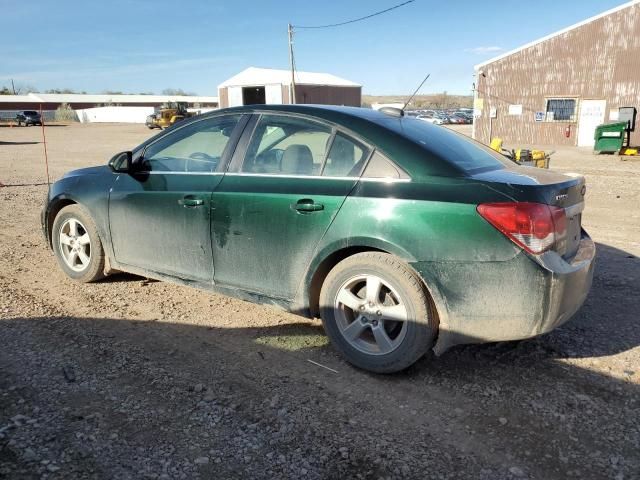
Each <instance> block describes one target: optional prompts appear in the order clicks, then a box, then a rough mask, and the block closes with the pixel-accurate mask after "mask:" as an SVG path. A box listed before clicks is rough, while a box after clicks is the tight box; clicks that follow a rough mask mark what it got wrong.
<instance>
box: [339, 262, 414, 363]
mask: <svg viewBox="0 0 640 480" xmlns="http://www.w3.org/2000/svg"><path fill="white" fill-rule="evenodd" d="M334 308H335V312H336V320H337V326H338V329H339V330H340V333H341V334H342V336H343V337H344V338H345V340H346V341H347V342H349V344H350V345H351V346H353V347H354V348H356V349H358V350H360V351H361V352H364V353H367V354H370V355H385V354H388V353H390V352H392V351H394V350H395V349H396V348H398V346H399V345H400V344H401V343H402V341H403V339H404V337H405V335H406V333H407V322H408V313H407V307H406V305H405V303H404V302H403V300H402V298H401V297H400V295H398V293H397V292H396V290H395V289H394V288H393V287H392V286H391V285H390V284H389V282H386V281H385V280H384V279H382V278H380V277H379V276H377V275H373V274H367V275H359V276H356V277H353V278H351V279H349V280H347V281H346V282H345V283H344V284H343V285H342V286H341V287H340V289H339V290H338V294H337V295H336V298H335V302H334Z"/></svg>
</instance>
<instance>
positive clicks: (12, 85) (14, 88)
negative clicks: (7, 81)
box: [11, 78, 16, 95]
mask: <svg viewBox="0 0 640 480" xmlns="http://www.w3.org/2000/svg"><path fill="white" fill-rule="evenodd" d="M11 90H13V94H14V95H15V94H16V86H15V85H14V84H13V78H12V79H11Z"/></svg>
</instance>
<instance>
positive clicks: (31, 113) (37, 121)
mask: <svg viewBox="0 0 640 480" xmlns="http://www.w3.org/2000/svg"><path fill="white" fill-rule="evenodd" d="M16 122H18V126H19V127H20V126H22V125H24V126H25V127H29V126H31V125H42V119H41V118H40V114H39V113H38V112H36V111H35V110H25V111H23V112H19V113H18V114H17V115H16Z"/></svg>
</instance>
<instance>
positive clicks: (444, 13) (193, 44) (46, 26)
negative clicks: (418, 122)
mask: <svg viewBox="0 0 640 480" xmlns="http://www.w3.org/2000/svg"><path fill="white" fill-rule="evenodd" d="M397 3H400V0H367V1H364V0H362V1H348V0H342V1H335V0H323V1H321V2H320V1H318V2H311V1H297V2H295V1H289V0H278V1H269V0H263V1H254V0H242V1H240V0H236V1H227V0H225V1H204V0H200V1H196V0H171V1H165V0H128V1H127V0H110V1H108V2H103V1H97V0H84V1H71V0H57V1H54V0H51V1H46V0H29V1H19V0H0V12H2V14H1V15H0V32H2V38H3V42H2V47H1V48H0V86H1V85H9V79H11V78H13V79H14V80H15V81H16V83H19V84H28V85H33V86H34V87H36V88H38V89H41V90H45V89H50V88H73V89H76V90H85V91H87V92H90V93H100V92H102V91H104V90H122V91H125V92H132V93H137V92H147V91H151V92H155V93H160V91H162V90H163V89H164V88H182V89H184V90H187V91H193V92H196V93H198V94H200V95H217V85H218V84H219V83H221V82H222V81H224V80H225V79H227V78H228V77H230V76H232V75H234V74H236V73H238V72H239V71H241V70H243V69H244V68H246V67H248V66H258V67H271V68H288V51H287V23H288V22H291V23H293V24H297V25H317V24H326V23H335V22H340V21H343V20H348V19H350V18H354V17H360V16H363V15H367V14H369V13H372V12H374V11H377V10H381V9H384V8H388V7H390V6H392V5H394V4H397ZM622 3H624V2H623V0H579V1H578V0H570V1H564V2H563V1H558V0H535V1H525V0H485V1H479V0H474V1H472V0H457V1H456V0H449V1H446V0H445V1H442V0H440V1H433V0H416V1H415V2H414V3H411V4H409V5H407V6H405V7H402V8H400V9H397V10H394V11H392V12H389V13H387V14H385V15H381V16H378V17H375V18H372V19H370V20H366V21H363V22H360V23H355V24H351V25H347V26H344V27H338V28H333V29H324V30H299V31H298V32H297V33H296V35H295V55H296V63H297V67H298V69H299V70H308V71H318V72H329V73H333V74H335V75H338V76H341V77H344V78H347V79H349V80H353V81H356V82H359V83H361V84H362V85H363V86H364V88H363V91H364V93H370V94H399V93H408V92H410V91H412V90H414V89H415V87H416V86H417V85H418V84H419V83H420V81H421V80H422V78H423V77H424V76H425V75H426V73H431V78H430V79H429V81H428V83H427V84H426V85H425V86H424V88H423V90H422V91H423V93H428V92H440V91H444V90H446V91H448V92H449V93H456V94H465V93H469V92H470V90H471V83H472V81H473V79H472V74H473V65H475V64H476V63H479V62H481V61H483V60H486V59H488V58H491V57H492V56H495V55H498V54H500V53H501V52H504V51H507V50H510V49H513V48H516V47H518V46H520V45H522V44H524V43H527V42H530V41H532V40H535V39H537V38H539V37H542V36H544V35H547V34H549V33H552V32H555V31H557V30H560V29H562V28H564V27H567V26H569V25H571V24H573V23H576V22H579V21H581V20H584V19H585V18H587V17H590V16H592V15H595V14H598V13H600V12H602V11H605V10H607V9H609V8H612V7H615V6H617V5H620V4H622Z"/></svg>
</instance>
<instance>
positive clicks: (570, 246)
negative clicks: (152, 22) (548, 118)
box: [42, 105, 595, 373]
mask: <svg viewBox="0 0 640 480" xmlns="http://www.w3.org/2000/svg"><path fill="white" fill-rule="evenodd" d="M584 194H585V182H584V178H583V177H580V176H565V175H561V174H559V173H555V172H551V171H548V170H542V169H535V168H529V167H523V166H519V165H517V164H515V163H513V162H511V161H510V160H508V159H507V158H505V157H503V156H501V155H500V154H498V153H496V152H494V151H493V150H490V149H488V148H486V147H485V146H483V145H481V144H478V143H475V142H474V141H472V140H470V139H468V138H466V137H464V136H461V135H459V134H457V133H454V132H452V131H450V130H448V129H445V128H442V127H438V126H434V125H430V124H428V123H425V122H422V121H420V120H416V119H414V118H410V117H406V116H404V115H403V113H402V112H401V111H399V110H391V111H386V112H376V111H373V110H367V109H360V108H347V107H326V106H308V105H294V106H285V105H278V106H275V105H274V106H264V105H262V106H248V107H240V108H232V109H225V110H219V111H216V112H212V113H209V114H205V115H202V116H199V117H194V118H192V119H189V120H187V121H185V122H181V123H180V124H179V125H176V126H175V127H172V128H170V129H168V130H166V131H163V132H162V133H160V134H158V135H157V136H155V137H153V138H151V139H150V140H148V141H146V142H145V143H143V144H142V145H140V146H138V147H137V148H135V149H134V150H133V151H126V152H122V153H120V154H118V155H116V156H115V157H113V158H112V159H111V161H110V162H109V163H108V165H104V166H99V167H91V168H85V169H81V170H76V171H73V172H70V173H68V174H67V175H65V176H64V177H63V178H62V179H60V180H59V181H57V182H56V183H55V184H53V185H52V186H51V188H50V191H49V195H48V199H47V202H46V205H45V208H44V210H43V213H42V225H43V230H44V233H45V236H46V238H47V241H48V242H49V244H50V246H51V247H52V249H53V252H54V253H55V256H56V258H57V260H58V263H59V264H60V267H61V268H62V269H63V270H64V272H65V273H66V274H67V275H68V276H69V277H71V278H73V279H75V280H78V281H80V282H92V281H96V280H99V279H101V278H103V277H104V276H105V275H108V274H109V273H111V272H114V271H126V272H131V273H134V274H139V275H144V276H146V277H151V278H156V279H160V280H168V281H172V282H176V283H180V284H186V285H192V286H195V287H199V288H204V289H208V290H213V291H216V292H220V293H223V294H226V295H232V296H235V297H239V298H242V299H245V300H248V301H253V302H260V303H268V304H274V305H278V306H280V307H282V308H285V309H287V310H289V311H292V312H295V313H297V314H300V315H304V316H311V317H313V316H320V317H321V318H322V321H323V324H324V328H325V331H326V333H327V335H328V336H329V338H330V339H331V342H332V344H333V345H334V347H335V348H336V349H337V350H338V351H339V352H340V353H342V355H344V357H345V358H346V359H347V360H348V361H349V362H351V363H352V364H353V365H356V366H358V367H360V368H363V369H366V370H370V371H373V372H381V373H389V372H396V371H399V370H402V369H404V368H407V367H408V366H410V365H411V364H413V363H414V362H416V361H417V360H418V359H419V358H421V357H422V356H423V355H424V354H425V353H427V352H428V350H429V349H431V348H432V349H433V350H434V351H435V353H436V354H441V353H443V352H444V351H445V350H447V349H448V348H450V347H451V346H453V345H457V344H464V343H480V342H493V341H502V340H514V339H522V338H528V337H532V336H536V335H540V334H543V333H545V332H549V331H550V330H552V329H553V328H555V327H557V326H558V325H560V324H562V323H564V322H565V321H567V320H569V318H570V317H571V316H572V315H573V314H574V313H575V312H576V311H577V310H578V309H579V308H580V306H581V305H582V303H583V302H584V300H585V298H586V296H587V294H588V292H589V288H590V287H591V282H592V278H593V267H594V257H595V247H594V243H593V241H592V240H591V239H590V238H589V236H588V235H587V234H586V232H585V231H584V230H583V229H582V227H581V214H582V211H583V208H584Z"/></svg>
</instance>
